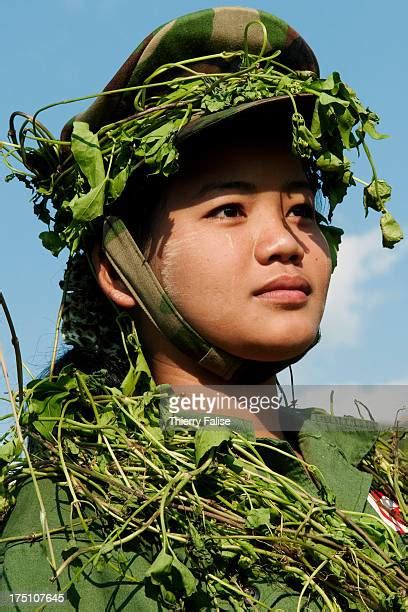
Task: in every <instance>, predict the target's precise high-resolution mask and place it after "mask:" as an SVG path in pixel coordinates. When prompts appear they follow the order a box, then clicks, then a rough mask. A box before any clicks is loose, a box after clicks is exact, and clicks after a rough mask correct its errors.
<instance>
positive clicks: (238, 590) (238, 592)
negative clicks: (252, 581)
mask: <svg viewBox="0 0 408 612" xmlns="http://www.w3.org/2000/svg"><path fill="white" fill-rule="evenodd" d="M207 575H208V578H211V580H215V582H218V584H222V586H223V587H225V588H226V589H229V590H230V591H232V592H233V593H237V594H238V595H241V597H242V596H244V597H245V599H250V600H251V601H253V602H254V603H256V605H257V606H260V607H261V608H264V609H265V610H270V609H271V608H270V607H269V606H267V605H266V604H264V603H263V602H262V601H259V599H256V597H253V596H252V595H249V593H245V591H242V590H241V589H239V588H238V587H235V586H233V585H232V584H230V583H229V582H225V581H224V580H221V578H218V576H215V575H214V574H207Z"/></svg>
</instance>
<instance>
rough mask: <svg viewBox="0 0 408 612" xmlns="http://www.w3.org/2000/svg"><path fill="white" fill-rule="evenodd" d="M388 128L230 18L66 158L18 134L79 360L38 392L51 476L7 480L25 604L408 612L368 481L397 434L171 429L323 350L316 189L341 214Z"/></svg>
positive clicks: (324, 233)
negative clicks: (356, 164)
mask: <svg viewBox="0 0 408 612" xmlns="http://www.w3.org/2000/svg"><path fill="white" fill-rule="evenodd" d="M377 121H378V117H377V116H376V115H374V114H373V113H371V111H369V110H368V109H365V108H364V107H363V106H362V105H361V103H360V101H359V100H358V98H357V97H356V96H355V94H354V92H353V91H352V90H351V89H350V88H348V87H347V86H346V85H345V84H343V83H342V82H341V79H340V76H339V75H338V74H337V73H333V75H331V76H330V77H329V78H328V79H326V80H323V79H319V70H318V64H317V61H316V58H315V56H314V54H313V52H312V50H311V49H310V48H309V46H308V45H307V44H306V43H305V42H304V40H303V39H302V38H301V37H300V36H299V35H298V34H297V33H296V32H295V31H294V30H293V29H291V28H290V27H289V26H288V25H287V24H285V23H284V22H283V21H281V20H280V19H278V18H276V17H274V16H272V15H269V14H267V13H264V12H262V11H257V10H253V9H244V8H239V7H228V8H218V9H212V10H204V11H200V12H198V13H193V14H190V15H186V16H184V17H181V18H179V19H176V20H174V21H172V22H170V23H168V24H166V25H165V26H163V27H161V28H159V29H158V30H156V31H155V32H154V33H153V34H152V35H151V36H149V37H147V38H146V39H145V40H144V41H143V43H142V44H141V45H140V46H139V47H138V48H137V49H136V51H135V52H134V53H133V54H132V55H131V56H130V57H129V59H128V60H127V61H126V62H125V64H124V65H123V66H122V68H121V69H120V70H119V71H118V73H117V74H116V75H115V77H114V78H113V79H112V80H111V81H110V83H109V84H108V86H107V88H106V89H105V90H104V94H102V95H101V96H100V97H98V98H97V100H96V101H95V103H94V104H93V105H92V106H91V107H90V108H89V109H88V110H87V111H85V112H84V113H82V114H81V115H79V116H77V117H75V118H74V120H73V121H71V122H69V124H67V126H66V127H65V128H64V130H63V132H62V136H61V139H60V141H55V140H53V139H52V137H51V136H50V134H49V133H48V132H46V130H45V128H44V127H43V126H42V124H40V123H39V121H38V119H37V118H36V117H35V118H34V119H33V120H32V122H31V123H30V124H28V123H27V122H26V123H25V125H24V127H25V128H26V129H28V127H27V126H28V125H29V129H30V130H31V134H32V135H34V137H35V138H37V139H38V142H39V146H38V148H37V149H35V150H34V149H30V150H28V149H24V148H23V143H21V142H20V141H18V139H17V138H16V137H14V133H13V131H12V133H11V136H12V138H13V139H14V142H15V143H18V146H20V149H19V150H20V151H23V154H22V157H23V156H24V152H25V157H23V161H24V162H25V164H26V167H27V168H28V169H29V170H30V172H31V175H30V176H31V178H30V179H27V178H26V180H27V181H31V183H30V185H31V186H33V187H34V188H35V189H36V191H37V194H38V197H37V199H36V212H37V214H38V215H39V216H40V218H42V220H45V221H46V222H47V223H48V224H49V226H50V230H49V231H48V232H44V233H43V234H42V235H41V237H42V241H43V244H44V245H45V246H46V247H47V248H49V249H50V250H51V251H53V252H54V254H57V253H58V252H59V251H60V250H61V249H62V248H63V247H64V246H68V247H69V248H70V251H71V257H70V260H69V263H68V269H67V273H66V276H65V280H64V287H63V289H64V298H63V333H64V337H65V340H66V342H67V343H68V344H71V345H72V346H73V347H74V348H73V349H72V351H70V352H69V353H68V354H66V355H65V356H64V357H63V358H62V359H61V360H60V361H59V362H58V363H57V364H56V365H54V364H52V365H51V370H50V372H49V374H48V375H47V377H46V378H45V379H43V380H38V381H33V382H32V383H30V384H29V385H28V388H27V390H26V393H25V397H26V408H25V409H24V410H23V413H22V414H23V416H22V417H20V426H19V428H17V429H16V432H17V433H16V434H15V435H16V437H17V438H18V435H20V436H21V435H23V434H24V433H26V434H27V433H29V436H30V455H31V457H32V458H31V463H29V464H28V463H25V464H24V469H23V467H22V468H21V469H20V471H19V470H17V469H16V468H14V473H13V478H14V480H11V478H10V476H9V477H8V478H9V480H8V481H6V482H7V483H8V489H7V491H9V492H10V494H9V497H7V496H5V497H4V499H5V502H4V503H5V504H6V503H7V504H9V507H10V506H11V502H10V496H11V494H12V493H15V492H18V495H17V501H16V503H15V507H14V508H13V509H12V511H11V513H10V515H9V517H8V520H7V523H6V527H5V529H4V532H3V540H2V542H3V544H2V546H3V552H4V555H3V575H2V587H1V590H2V592H3V594H4V595H3V599H4V598H5V599H4V601H3V603H4V604H6V606H7V607H9V608H11V609H14V608H18V606H19V602H24V603H25V602H28V603H31V604H32V605H34V603H36V604H37V605H42V604H46V606H47V608H48V606H50V607H52V606H57V605H59V602H61V601H65V604H63V605H64V606H65V607H66V608H67V609H71V608H74V609H81V610H89V609H92V610H105V609H106V610H119V609H120V610H124V609H129V610H141V609H143V610H164V609H180V610H218V609H219V610H243V609H256V610H261V609H282V610H296V609H306V608H307V609H310V610H320V609H323V608H324V609H330V610H342V609H348V607H349V606H354V608H353V609H359V607H360V608H361V609H367V607H368V608H369V609H380V608H384V609H385V607H386V606H387V605H388V604H389V603H390V602H392V604H393V605H394V604H395V606H397V605H402V603H401V602H402V597H403V594H404V593H403V589H404V579H405V577H404V576H405V575H404V574H403V571H402V569H401V567H400V562H401V559H402V553H401V552H400V548H399V542H398V540H397V536H396V535H395V534H393V533H392V532H391V530H387V529H386V528H385V527H383V526H382V525H381V521H379V520H378V519H377V517H376V516H375V515H374V513H373V512H372V511H371V510H370V505H369V503H368V501H367V498H368V495H369V491H370V486H371V484H372V481H373V476H372V475H370V474H369V473H368V471H369V470H366V471H364V470H363V469H358V467H357V466H359V464H361V462H362V460H363V459H364V458H365V457H367V456H368V455H369V453H370V451H371V450H372V448H373V447H374V444H375V443H376V440H377V438H378V431H377V430H376V429H375V428H372V429H371V430H370V429H368V428H367V427H366V426H365V425H366V423H365V422H364V421H358V420H356V419H353V420H352V422H351V426H352V430H351V431H350V432H349V433H348V434H347V436H344V435H342V431H341V430H342V420H341V419H338V418H337V417H333V416H329V415H326V416H324V418H323V417H322V415H318V417H320V420H319V418H317V417H316V415H315V414H313V413H310V411H309V412H307V413H306V412H305V413H303V414H302V415H300V414H299V413H298V412H297V411H295V410H293V411H292V412H290V416H291V418H292V419H293V418H295V417H296V418H295V421H296V426H294V425H293V420H292V422H291V428H292V429H294V428H296V427H297V428H298V429H300V433H298V435H297V434H296V435H295V434H293V433H292V435H290V434H289V433H286V434H284V433H283V432H282V423H281V420H282V418H283V416H282V415H284V413H283V411H279V413H278V412H277V411H276V410H273V409H270V410H268V411H265V414H266V415H267V416H265V414H263V416H262V418H261V417H260V416H259V414H256V413H255V414H253V412H252V411H248V412H244V411H242V410H239V411H238V409H237V410H236V411H235V413H233V415H232V419H230V420H229V423H230V426H229V427H223V428H221V429H220V428H218V429H215V430H214V429H212V430H211V429H206V428H200V429H199V431H198V432H197V433H196V432H195V431H194V430H192V428H187V429H186V430H182V431H177V430H176V431H175V430H174V429H172V428H171V427H164V428H163V427H162V430H160V428H159V423H160V418H161V422H162V423H163V421H164V417H163V406H167V410H168V404H166V401H164V399H163V398H166V397H167V401H170V400H169V398H168V393H169V390H168V385H170V386H171V387H177V385H195V386H197V385H200V389H202V388H205V389H206V390H208V391H209V390H210V389H212V388H213V387H214V385H220V384H223V385H224V394H225V395H228V390H227V389H228V388H227V387H225V385H226V384H231V383H235V384H245V385H246V384H249V385H251V384H252V385H253V384H257V385H261V386H260V387H259V389H260V392H261V391H262V386H263V385H266V384H272V385H273V384H275V382H276V373H277V372H279V371H280V370H282V369H283V368H284V367H286V366H287V365H289V364H291V363H294V362H295V361H297V360H298V359H300V358H301V357H302V356H303V355H304V354H305V353H306V352H307V351H308V350H310V348H312V347H313V346H314V345H315V344H316V342H317V341H318V338H319V324H320V321H321V318H322V315H323V310H324V305H325V300H326V294H327V290H328V285H329V279H330V275H331V271H332V269H333V267H334V266H335V262H336V251H337V247H338V242H339V236H340V233H341V232H340V231H339V230H337V229H336V228H332V227H331V226H328V225H327V222H326V224H325V223H324V222H323V217H322V215H321V214H320V212H319V211H316V208H315V196H316V191H317V189H318V188H321V189H322V190H323V193H324V194H325V195H326V196H327V197H328V199H329V203H330V213H331V212H332V211H333V209H334V207H335V205H336V204H337V203H338V202H340V201H341V200H342V198H343V196H344V195H345V193H346V191H347V188H348V186H349V185H352V184H354V179H353V175H352V173H351V171H350V164H349V162H348V161H347V159H346V157H345V155H344V150H345V149H347V148H354V147H358V146H360V147H361V148H362V149H364V150H365V151H366V152H367V151H368V147H367V145H366V141H365V135H366V133H371V135H373V134H376V132H375V124H376V123H377ZM358 130H360V131H358ZM368 156H369V153H368ZM369 157H370V156H369ZM385 191H386V183H385V182H384V181H380V180H378V179H377V177H376V175H375V176H374V178H373V182H372V183H371V184H370V185H368V186H367V190H366V194H365V204H366V206H368V207H371V208H375V209H376V210H377V211H380V212H381V214H382V217H381V220H382V223H381V227H382V231H383V242H384V244H385V246H393V244H394V243H395V242H397V241H398V240H399V239H400V238H401V237H402V236H401V235H400V232H399V228H398V226H397V224H396V222H395V221H394V220H393V219H392V217H391V215H390V213H389V212H388V211H387V210H386V208H385V203H386V201H387V197H386V193H385ZM49 201H52V202H53V206H54V208H55V212H53V213H52V216H51V214H50V211H49V210H48V208H47V202H49ZM51 217H52V218H51ZM91 272H92V274H91ZM98 286H99V287H98ZM100 290H101V291H100ZM103 296H106V298H108V299H107V300H106V299H105V297H103ZM124 313H127V315H126V314H124ZM136 329H137V334H136ZM160 399H161V400H162V401H161V403H160V402H159V400H160ZM159 408H162V411H161V412H160V411H159ZM238 414H239V417H240V418H237V415H238ZM305 414H307V418H305ZM167 422H168V421H167ZM348 427H349V428H350V421H348ZM16 444H17V443H16ZM20 451H21V447H20ZM27 461H28V459H27ZM9 463H10V461H9ZM14 465H16V464H14ZM360 468H361V465H360ZM27 473H29V474H30V478H27ZM38 508H40V513H39V511H38ZM7 509H8V507H7V506H6V511H7ZM361 513H364V514H361ZM355 517H358V518H355ZM361 517H363V518H361ZM364 517H365V519H364ZM354 518H355V521H354ZM364 520H365V521H366V522H365V523H364ZM374 533H375V534H376V535H375V536H374V535H373V534H374ZM378 534H381V537H383V541H384V542H386V545H384V548H383V549H381V548H380V546H379V544H378V541H379V539H378V538H377V535H378ZM376 538H377V539H376ZM370 554H371V555H377V556H376V558H375V562H373V561H372V556H371V557H370ZM389 563H392V564H393V566H394V568H396V569H394V570H393V572H390V571H389V569H387V568H386V567H385V566H386V565H387V564H388V565H387V567H388V566H389ZM19 594H20V596H19ZM21 597H23V599H21ZM396 609H397V608H396ZM401 609H402V607H401Z"/></svg>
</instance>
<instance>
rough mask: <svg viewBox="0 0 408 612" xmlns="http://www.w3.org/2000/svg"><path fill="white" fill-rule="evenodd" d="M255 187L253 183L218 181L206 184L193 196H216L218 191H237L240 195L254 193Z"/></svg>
mask: <svg viewBox="0 0 408 612" xmlns="http://www.w3.org/2000/svg"><path fill="white" fill-rule="evenodd" d="M256 190H257V187H256V185H255V183H249V182H247V181H222V182H221V181H220V182H214V183H206V184H205V185H203V186H202V187H201V188H200V189H199V190H198V191H197V193H196V194H195V197H197V198H202V197H203V196H208V195H209V194H214V195H215V194H216V193H219V192H220V191H239V192H241V193H255V192H256Z"/></svg>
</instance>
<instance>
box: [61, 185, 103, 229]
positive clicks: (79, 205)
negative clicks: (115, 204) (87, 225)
mask: <svg viewBox="0 0 408 612" xmlns="http://www.w3.org/2000/svg"><path fill="white" fill-rule="evenodd" d="M105 185H106V181H105V180H104V181H103V182H102V183H100V184H99V185H97V186H96V187H93V188H92V189H91V190H90V191H88V193H86V194H85V195H83V196H81V197H80V198H78V196H75V197H74V198H73V199H72V200H71V202H70V203H69V207H70V208H71V210H72V214H73V217H74V219H75V221H93V219H96V218H97V217H100V216H101V215H102V214H103V205H104V201H105Z"/></svg>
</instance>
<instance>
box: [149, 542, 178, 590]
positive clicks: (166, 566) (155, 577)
mask: <svg viewBox="0 0 408 612" xmlns="http://www.w3.org/2000/svg"><path fill="white" fill-rule="evenodd" d="M173 561H174V557H172V556H171V555H168V554H167V553H166V551H165V550H164V548H163V549H162V550H161V551H160V552H159V554H158V555H157V557H156V559H155V560H154V561H153V563H152V564H151V566H150V567H149V569H148V570H147V571H146V576H148V577H149V578H150V579H151V581H152V582H153V584H160V583H161V582H162V578H163V576H166V575H168V574H170V572H171V566H172V565H173Z"/></svg>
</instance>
